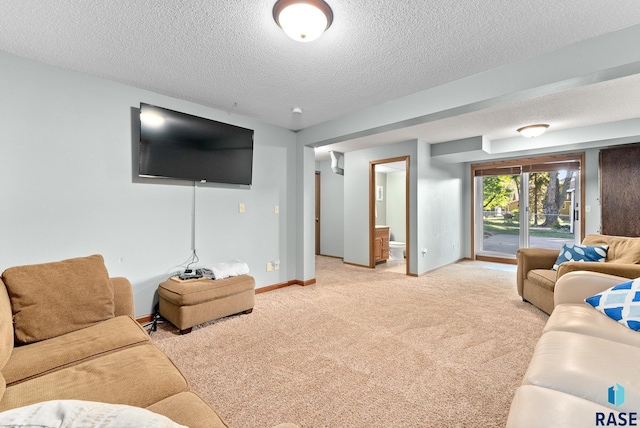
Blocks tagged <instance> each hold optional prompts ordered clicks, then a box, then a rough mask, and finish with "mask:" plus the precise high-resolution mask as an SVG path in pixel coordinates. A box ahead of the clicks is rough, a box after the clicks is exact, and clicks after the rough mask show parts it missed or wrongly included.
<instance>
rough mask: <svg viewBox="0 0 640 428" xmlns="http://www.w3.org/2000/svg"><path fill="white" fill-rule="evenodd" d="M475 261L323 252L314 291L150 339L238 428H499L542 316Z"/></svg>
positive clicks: (287, 293) (288, 292)
mask: <svg viewBox="0 0 640 428" xmlns="http://www.w3.org/2000/svg"><path fill="white" fill-rule="evenodd" d="M481 266H482V265H481V264H477V263H475V262H462V263H457V264H454V265H450V266H446V267H444V268H440V269H437V270H435V271H433V272H430V273H427V274H425V275H423V276H421V277H419V278H412V277H407V276H405V275H402V274H399V273H393V272H384V271H382V270H371V269H365V268H358V267H353V266H348V265H344V264H343V263H342V262H341V261H340V260H338V259H332V258H326V257H318V258H317V269H316V277H317V283H316V284H314V285H311V286H307V287H300V286H291V287H287V288H283V289H280V290H276V291H272V292H268V293H262V294H258V295H257V296H256V307H255V309H254V311H253V313H252V314H250V315H241V316H235V317H230V318H226V319H223V320H219V321H216V322H212V323H207V324H204V325H202V326H200V327H198V328H194V330H193V332H192V333H190V334H188V335H184V336H180V335H177V334H176V332H177V329H175V328H174V327H173V326H171V325H170V324H169V325H161V326H160V328H159V330H158V331H157V332H156V333H154V334H153V336H152V338H153V340H154V341H155V343H156V344H157V345H158V346H159V347H160V348H161V349H162V350H163V351H165V352H166V353H167V354H168V355H169V356H170V357H171V358H172V359H173V360H174V361H175V363H176V365H177V366H178V367H179V368H180V369H181V370H182V372H183V373H184V375H185V376H186V378H187V379H188V381H189V383H190V385H191V388H192V389H193V390H194V391H196V392H197V393H198V394H200V395H201V396H202V398H203V399H204V400H205V401H207V402H208V403H210V404H211V406H213V407H214V408H215V409H216V410H218V411H219V412H220V414H221V415H222V417H223V418H224V419H225V420H226V421H227V423H229V424H230V426H231V427H234V428H241V427H242V428H244V427H270V426H273V425H276V424H278V423H282V422H293V423H296V424H298V425H300V426H301V427H367V428H371V427H394V428H396V427H503V426H504V424H505V421H506V417H507V413H508V411H509V405H510V403H511V399H512V397H513V394H514V392H515V389H516V388H517V386H518V385H519V384H520V382H521V379H522V376H523V374H524V372H525V369H526V367H527V365H528V363H529V360H530V358H531V354H532V351H533V348H534V346H535V343H536V342H537V340H538V338H539V337H540V334H541V331H542V328H543V326H544V323H545V322H546V320H547V316H546V315H545V314H544V313H542V312H541V311H539V310H537V309H535V308H534V307H532V306H531V305H529V304H526V303H523V302H522V300H521V299H520V297H519V296H518V294H517V292H516V289H515V273H513V272H507V271H502V270H496V269H489V268H485V267H481Z"/></svg>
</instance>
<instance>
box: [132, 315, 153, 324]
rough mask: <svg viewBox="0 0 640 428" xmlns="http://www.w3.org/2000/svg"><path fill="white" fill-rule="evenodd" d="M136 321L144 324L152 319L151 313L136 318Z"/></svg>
mask: <svg viewBox="0 0 640 428" xmlns="http://www.w3.org/2000/svg"><path fill="white" fill-rule="evenodd" d="M136 321H137V322H138V324H146V323H148V322H151V321H153V314H149V315H145V316H143V317H140V318H136Z"/></svg>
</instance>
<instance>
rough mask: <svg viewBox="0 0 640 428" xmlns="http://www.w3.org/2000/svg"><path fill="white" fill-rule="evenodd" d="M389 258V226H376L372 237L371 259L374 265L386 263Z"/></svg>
mask: <svg viewBox="0 0 640 428" xmlns="http://www.w3.org/2000/svg"><path fill="white" fill-rule="evenodd" d="M388 258H389V226H376V230H375V233H374V236H373V259H374V261H375V263H382V262H386V261H387V259H388Z"/></svg>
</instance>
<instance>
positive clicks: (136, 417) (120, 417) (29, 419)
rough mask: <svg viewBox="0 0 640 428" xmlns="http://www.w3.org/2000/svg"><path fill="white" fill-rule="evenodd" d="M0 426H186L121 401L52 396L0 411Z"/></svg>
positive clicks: (109, 427)
mask: <svg viewBox="0 0 640 428" xmlns="http://www.w3.org/2000/svg"><path fill="white" fill-rule="evenodd" d="M0 427H22V428H26V427H29V428H36V427H37V428H81V427H82V428H86V427H101V428H186V427H185V426H184V425H179V424H177V423H175V422H173V421H172V420H171V419H169V418H167V417H166V416H163V415H159V414H157V413H153V412H151V411H149V410H147V409H143V408H140V407H133V406H126V405H124V404H108V403H98V402H94V401H80V400H52V401H45V402H42V403H36V404H32V405H30V406H25V407H19V408H17V409H12V410H7V411H6V412H3V413H0Z"/></svg>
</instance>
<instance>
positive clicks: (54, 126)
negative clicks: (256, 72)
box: [0, 53, 313, 316]
mask: <svg viewBox="0 0 640 428" xmlns="http://www.w3.org/2000/svg"><path fill="white" fill-rule="evenodd" d="M0 94H2V102H0V149H1V155H0V183H1V184H0V199H1V200H2V209H1V210H0V237H1V239H2V245H0V271H2V270H4V269H5V268H7V267H10V266H16V265H22V264H32V263H41V262H48V261H56V260H61V259H65V258H69V257H78V256H84V255H89V254H94V253H99V254H102V255H103V256H104V258H105V262H106V265H107V269H108V270H109V273H110V274H111V275H112V276H125V277H127V278H129V280H130V281H131V282H132V284H133V288H134V298H135V307H136V315H137V316H144V315H147V314H150V313H151V311H152V308H153V302H154V298H155V292H156V288H157V285H158V283H159V282H161V281H163V280H164V279H166V278H167V277H168V275H169V274H170V273H171V272H173V271H174V270H175V269H176V266H178V265H179V264H180V263H182V262H184V261H185V260H186V259H188V258H189V256H190V255H191V248H192V242H191V235H192V224H193V223H192V219H193V201H194V184H193V183H192V182H178V181H166V180H161V179H155V180H154V179H140V178H138V177H137V173H136V166H135V165H134V163H135V153H136V150H137V136H138V131H137V129H136V122H137V109H138V107H139V104H140V102H147V103H151V104H155V105H159V106H162V107H167V108H169V109H173V110H178V111H182V112H185V113H189V114H193V115H197V116H203V117H207V118H210V119H214V120H218V121H222V122H227V123H231V124H234V125H238V126H242V127H246V128H251V129H254V130H255V137H254V138H255V139H254V141H255V153H254V171H253V183H254V184H253V185H252V186H251V188H246V187H245V188H242V187H240V186H216V185H213V184H199V183H198V184H197V185H196V186H195V202H196V209H195V225H196V235H197V239H196V248H197V252H198V255H199V256H200V259H201V261H202V262H203V263H210V262H219V261H225V260H229V259H233V258H238V259H241V260H244V261H246V262H247V263H248V264H249V266H250V268H251V273H252V275H254V277H255V278H256V283H257V287H264V286H268V285H272V284H278V283H282V282H287V281H289V280H293V279H301V280H304V279H307V278H306V275H309V274H310V270H309V269H308V268H306V267H305V268H303V269H302V270H301V274H302V275H303V276H305V277H303V278H297V275H298V272H297V268H296V264H297V260H296V257H298V255H297V254H298V251H297V245H299V244H298V241H297V240H296V237H297V236H298V234H299V232H298V231H297V229H298V228H301V226H300V222H299V221H296V215H297V214H296V210H297V207H298V205H299V204H298V203H297V202H298V201H297V198H299V197H300V195H302V193H303V190H301V186H300V185H298V184H297V183H298V182H299V179H300V177H302V176H303V175H305V172H303V171H301V168H300V167H299V166H298V165H302V163H300V164H299V163H298V162H299V161H300V159H298V157H299V155H298V152H300V151H301V150H299V149H297V146H296V141H295V134H294V133H293V132H291V131H289V130H286V129H284V128H280V127H277V126H272V125H268V124H264V123H261V122H258V121H255V120H251V119H248V118H246V117H242V116H239V115H235V114H229V113H226V112H223V111H218V110H214V109H210V108H206V107H203V106H200V105H196V104H193V103H189V102H186V101H181V100H177V99H173V98H169V97H166V96H162V95H159V94H155V93H151V92H148V91H144V90H141V89H137V88H133V87H128V86H124V85H121V84H117V83H114V82H110V81H107V80H103V79H98V78H94V77H90V76H87V75H83V74H81V73H76V72H71V71H67V70H64V69H60V68H56V67H51V66H47V65H43V64H40V63H37V62H33V61H30V60H26V59H22V58H18V57H15V56H12V55H7V54H4V53H0ZM308 150H310V149H308ZM308 150H305V151H308ZM311 152H312V150H311ZM304 156H306V157H307V158H308V157H309V155H308V154H305V155H304ZM304 156H303V157H304ZM312 159H313V158H312V155H311V162H313V160H312ZM311 169H313V166H312V167H311ZM311 173H312V172H311ZM307 193H308V194H311V195H313V191H311V192H307ZM238 203H244V204H245V206H246V212H245V213H244V214H239V213H238ZM275 205H279V207H280V213H279V214H274V206H275ZM301 230H302V229H301ZM310 242H311V245H312V244H313V239H311V241H310ZM304 257H306V258H307V259H308V258H309V256H308V255H306V253H305V255H304ZM310 259H311V263H312V261H313V257H312V256H311V257H310ZM273 260H280V263H281V269H280V270H279V271H272V272H266V269H265V264H266V262H268V261H273ZM305 266H306V265H305Z"/></svg>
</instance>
